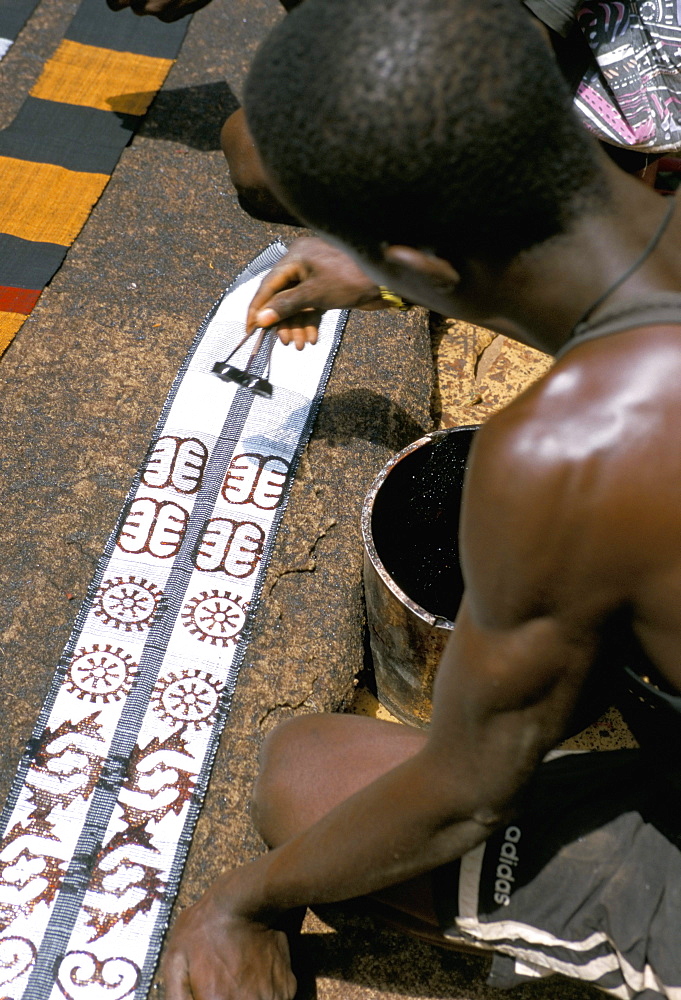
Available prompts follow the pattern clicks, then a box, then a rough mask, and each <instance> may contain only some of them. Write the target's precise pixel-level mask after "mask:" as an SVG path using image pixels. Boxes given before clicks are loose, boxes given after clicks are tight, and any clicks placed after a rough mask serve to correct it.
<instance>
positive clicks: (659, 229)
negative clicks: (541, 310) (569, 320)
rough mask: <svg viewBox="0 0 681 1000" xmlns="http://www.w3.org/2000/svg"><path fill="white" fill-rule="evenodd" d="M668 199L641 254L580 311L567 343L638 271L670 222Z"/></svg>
mask: <svg viewBox="0 0 681 1000" xmlns="http://www.w3.org/2000/svg"><path fill="white" fill-rule="evenodd" d="M669 200H670V203H671V204H670V205H669V207H668V208H667V211H666V212H665V213H664V217H663V219H662V222H661V223H660V225H659V226H658V227H657V229H656V230H655V233H654V234H653V237H652V239H651V240H650V242H649V243H648V245H647V246H646V248H645V250H644V251H643V253H642V254H641V256H640V257H637V258H636V260H635V261H634V263H633V264H632V265H631V267H628V268H627V270H626V271H625V272H624V274H621V275H620V276H619V278H618V279H617V281H615V282H614V283H613V284H612V285H610V287H609V288H607V289H606V290H605V291H604V292H603V294H602V295H599V296H598V298H597V299H596V301H595V302H592V304H591V305H590V306H589V308H588V309H587V310H586V312H584V313H582V315H581V316H580V317H579V319H578V320H577V322H576V323H575V325H574V326H573V328H572V332H571V333H570V336H569V337H568V340H567V343H569V342H570V340H572V338H573V337H574V336H575V335H576V333H577V331H578V330H579V327H581V326H582V325H583V324H584V323H586V321H587V320H588V319H590V317H591V316H592V315H593V313H595V312H596V310H597V309H598V307H599V306H601V305H602V304H603V303H604V302H605V300H606V299H608V298H609V297H610V296H611V295H612V293H613V292H614V291H616V290H617V289H618V288H619V287H620V285H623V284H624V282H625V281H626V280H627V279H628V278H630V277H631V276H632V274H633V273H634V271H638V269H639V267H641V265H642V264H643V263H645V261H646V260H647V259H648V257H650V255H651V253H652V252H653V250H654V249H655V247H656V246H657V245H658V243H659V242H660V240H661V239H662V237H663V236H664V233H665V230H666V229H667V226H668V225H669V223H670V222H671V218H672V215H673V214H674V207H675V205H676V199H675V198H670V199H669Z"/></svg>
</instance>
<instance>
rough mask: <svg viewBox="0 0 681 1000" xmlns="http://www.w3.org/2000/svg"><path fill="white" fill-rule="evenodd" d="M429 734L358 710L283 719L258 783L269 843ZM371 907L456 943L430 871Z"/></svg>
mask: <svg viewBox="0 0 681 1000" xmlns="http://www.w3.org/2000/svg"><path fill="white" fill-rule="evenodd" d="M425 740H426V735H425V733H423V732H422V731H421V730H419V729H413V728H411V727H409V726H403V725H397V724H396V723H392V722H382V721H380V720H377V719H368V718H364V717H362V716H357V715H306V716H302V717H300V718H297V719H292V720H290V721H289V722H285V723H283V724H282V725H280V726H278V727H277V729H275V730H274V731H273V732H272V733H271V734H270V736H269V737H268V739H267V741H266V744H265V747H264V749H263V754H262V759H261V770H260V774H259V776H258V780H257V782H256V785H255V789H254V795H253V819H254V822H255V825H256V827H257V829H258V831H259V833H260V835H261V836H262V838H263V840H264V841H265V843H266V844H268V846H269V847H277V845H279V844H282V843H284V842H285V841H287V840H289V839H290V838H291V837H294V836H296V835H297V834H298V833H301V832H302V831H303V830H305V829H307V827H309V826H312V825H313V823H316V822H317V820H319V819H321V818H322V816H325V815H326V813H328V812H330V811H331V810H332V809H333V808H334V806H336V805H337V804H338V803H339V802H342V801H343V800H344V799H347V798H349V797H350V796H351V795H353V794H354V793H355V792H357V791H359V790H360V789H361V788H364V787H365V786H366V785H369V784H371V782H372V781H375V780H376V779H377V778H379V777H380V776H381V775H382V774H384V773H385V772H386V771H389V770H391V768H393V767H397V765H398V764H401V763H402V762H403V761H405V760H407V759H408V758H409V757H412V756H413V755H414V754H416V753H418V751H419V750H420V749H421V748H422V747H423V745H424V743H425ZM370 908H371V909H373V910H374V912H375V913H376V915H377V916H379V917H380V918H382V919H384V920H386V921H387V922H388V923H389V924H390V925H391V926H393V927H396V928H398V929H400V930H403V931H406V932H407V933H411V934H415V935H416V936H418V937H421V938H425V939H426V940H429V941H431V942H432V943H434V944H439V945H442V946H445V947H450V948H452V947H459V946H458V945H456V944H455V943H454V942H453V941H451V940H448V939H446V938H444V937H443V936H442V934H441V933H440V930H439V927H438V922H437V916H436V913H435V905H434V902H433V893H432V887H431V876H430V874H425V875H423V876H421V877H419V878H416V879H412V880H410V881H409V882H403V883H401V884H400V885H395V886H391V887H390V888H388V889H385V890H383V891H382V892H380V893H377V894H376V895H374V896H373V897H371V899H370ZM465 950H469V949H468V948H466V949H465ZM475 950H477V949H475Z"/></svg>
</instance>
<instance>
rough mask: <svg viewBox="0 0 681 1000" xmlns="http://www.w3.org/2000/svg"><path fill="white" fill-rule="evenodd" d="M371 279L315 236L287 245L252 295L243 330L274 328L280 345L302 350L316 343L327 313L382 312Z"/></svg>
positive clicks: (384, 304) (305, 237) (385, 304)
mask: <svg viewBox="0 0 681 1000" xmlns="http://www.w3.org/2000/svg"><path fill="white" fill-rule="evenodd" d="M387 307H388V303H386V302H384V300H383V299H382V298H381V294H380V292H379V290H378V285H376V284H374V282H373V281H372V280H371V278H368V277H367V276H366V274H364V272H363V271H362V270H361V268H360V267H358V265H357V264H355V262H354V261H353V260H352V259H351V258H350V257H348V255H347V254H345V253H343V252H342V251H341V250H337V249H336V248H335V247H332V246H329V244H328V243H326V242H325V241H324V240H322V239H319V238H318V237H316V236H303V237H301V238H300V239H298V240H296V241H295V242H294V243H292V244H291V248H290V250H289V252H288V253H287V254H286V256H285V257H284V258H283V260H282V261H280V263H279V264H275V266H274V267H273V268H272V270H271V271H270V273H269V274H268V275H267V277H266V278H265V279H264V280H263V283H262V285H261V286H260V288H259V289H258V291H257V292H256V294H255V296H254V298H253V301H252V302H251V305H250V307H249V310H248V316H247V319H246V327H247V329H248V330H249V332H251V333H252V332H253V330H255V329H256V327H259V326H264V327H270V326H276V328H277V334H278V336H279V339H280V340H281V342H282V343H283V344H290V343H291V341H293V343H294V344H295V345H296V347H297V349H298V350H299V351H301V350H302V349H303V347H304V346H305V344H314V343H316V342H317V333H318V332H319V321H320V319H321V314H322V313H323V312H324V310H326V309H386V308H387Z"/></svg>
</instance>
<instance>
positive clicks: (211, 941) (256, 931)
mask: <svg viewBox="0 0 681 1000" xmlns="http://www.w3.org/2000/svg"><path fill="white" fill-rule="evenodd" d="M231 874H233V875H235V876H236V875H237V873H236V872H235V873H231ZM230 877H231V876H230V875H227V876H223V877H222V878H221V879H219V881H218V883H216V884H215V886H213V887H211V889H209V890H208V892H206V893H205V895H204V896H203V897H202V898H201V899H200V900H199V902H198V903H195V904H194V906H190V907H189V908H188V909H186V910H184V911H183V913H181V914H180V916H179V917H178V919H177V921H176V923H175V926H174V927H173V930H172V932H171V934H170V937H169V940H168V945H167V949H166V953H165V956H164V959H163V963H162V965H161V978H162V980H163V983H164V985H165V996H166V1000H218V998H219V1000H293V997H294V996H295V992H296V979H295V976H294V975H293V973H292V972H291V960H290V955H289V947H288V939H287V937H286V934H285V933H284V932H283V931H280V930H274V929H272V928H270V927H267V926H265V925H264V924H259V923H254V922H252V921H250V920H247V919H245V918H243V917H239V916H236V915H234V914H232V913H231V912H230V911H229V908H228V907H226V906H225V904H224V892H225V888H227V892H228V887H229V880H230ZM218 885H219V886H220V889H219V890H218V889H217V886H218ZM218 896H219V901H218V899H217V898H216V897H218Z"/></svg>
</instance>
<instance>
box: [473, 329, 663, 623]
mask: <svg viewBox="0 0 681 1000" xmlns="http://www.w3.org/2000/svg"><path fill="white" fill-rule="evenodd" d="M646 333H647V334H649V336H648V337H646V336H643V335H642V331H631V335H630V334H629V333H626V334H624V333H623V334H619V335H617V336H616V337H612V338H610V339H609V341H607V342H606V341H599V342H593V343H590V344H585V345H583V346H582V347H580V348H579V349H575V350H574V352H570V353H569V354H567V355H566V356H565V357H564V358H563V359H562V360H561V361H560V362H558V363H557V364H556V365H555V366H554V368H553V369H552V370H551V371H550V372H548V373H547V374H546V375H545V376H544V377H543V378H542V379H540V380H539V381H538V382H537V383H535V385H533V386H532V387H531V388H530V389H529V390H527V391H526V392H525V393H524V394H522V395H521V396H519V397H518V398H517V399H516V400H515V401H514V402H513V403H511V404H510V405H509V406H508V407H507V408H506V409H504V410H503V411H501V412H500V413H498V414H497V415H495V416H494V417H492V418H491V419H490V420H489V421H488V423H487V424H486V425H485V426H484V427H483V428H482V429H481V431H480V432H479V434H478V436H477V441H476V444H475V448H474V450H473V454H472V458H471V463H470V471H469V478H468V483H467V493H466V499H465V504H464V513H463V519H462V539H463V547H464V550H465V554H466V560H467V562H468V564H469V565H471V566H474V565H478V564H480V563H481V562H483V561H485V560H488V559H489V555H490V552H491V551H492V550H493V551H494V553H495V565H497V566H498V567H499V568H500V572H511V571H513V572H516V573H517V572H518V567H519V566H521V567H522V580H523V584H524V589H525V592H526V596H527V599H528V600H534V599H536V598H537V595H539V594H540V593H541V594H545V595H546V596H547V600H549V602H550V603H551V602H552V601H555V602H557V603H561V602H562V603H563V604H564V605H567V604H568V603H569V601H568V597H570V599H571V600H572V599H574V598H575V597H576V595H577V594H578V592H579V590H580V588H583V587H584V586H585V581H586V580H588V581H589V588H590V592H591V593H592V594H593V597H594V600H597V601H599V602H602V606H603V609H604V610H605V609H606V607H607V606H608V605H614V604H617V603H618V602H622V601H625V600H630V599H631V600H633V599H635V597H636V588H637V587H638V585H639V581H642V580H644V579H645V580H647V579H649V578H650V576H651V575H652V574H657V573H659V572H660V571H661V567H663V566H664V565H665V563H666V561H667V560H668V559H669V558H670V552H672V553H673V552H678V553H681V525H679V520H680V519H679V518H678V510H679V507H680V506H681V448H679V445H678V441H677V437H678V434H681V430H679V429H678V414H679V405H680V404H681V351H680V350H679V347H681V328H671V329H670V330H668V331H667V330H665V328H657V329H656V330H654V331H646ZM675 425H676V426H675ZM625 591H626V593H625ZM549 595H552V596H551V597H549Z"/></svg>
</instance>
